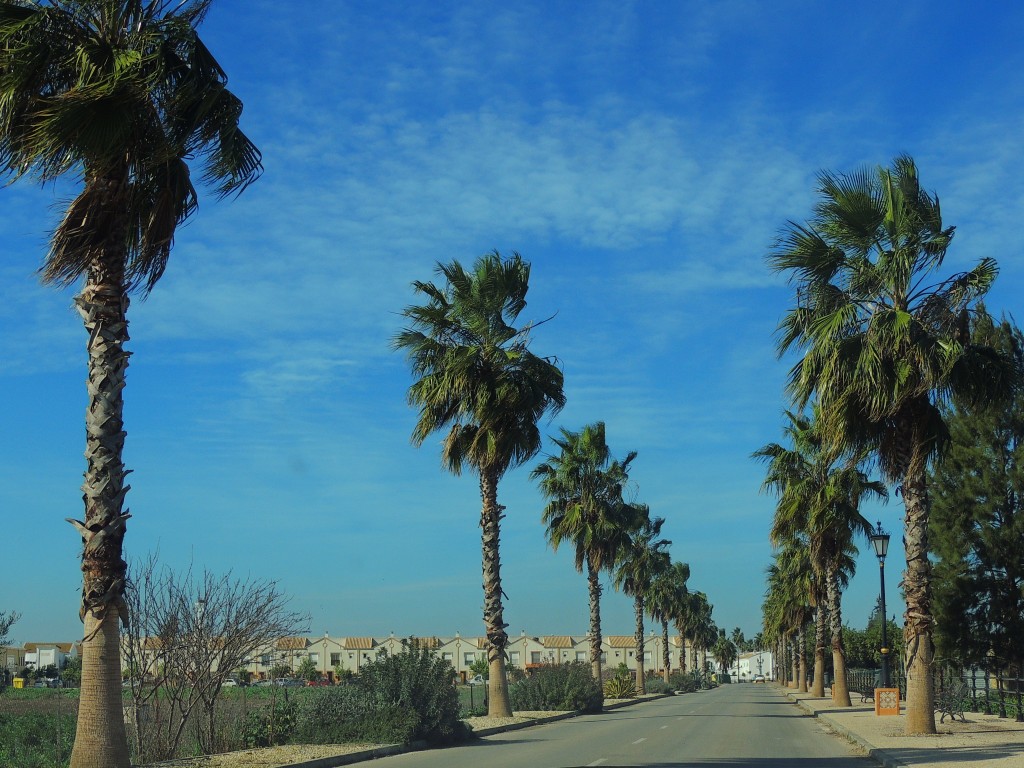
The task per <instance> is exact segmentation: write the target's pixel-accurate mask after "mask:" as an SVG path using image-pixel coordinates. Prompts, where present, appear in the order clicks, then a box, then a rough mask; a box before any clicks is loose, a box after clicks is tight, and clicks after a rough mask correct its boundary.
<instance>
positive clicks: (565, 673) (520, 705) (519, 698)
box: [510, 661, 604, 712]
mask: <svg viewBox="0 0 1024 768" xmlns="http://www.w3.org/2000/svg"><path fill="white" fill-rule="evenodd" d="M510 695H511V697H512V707H513V709H516V710H520V711H543V712H600V711H601V707H602V705H603V703H604V700H603V696H602V695H601V686H600V684H599V683H598V682H597V680H595V679H594V675H593V673H592V670H591V668H590V665H589V664H585V663H584V662H582V661H573V662H569V663H566V664H546V665H544V666H542V667H540V668H538V669H535V670H534V671H533V674H531V675H530V676H529V677H527V678H525V679H524V680H521V681H519V682H518V683H515V684H514V685H512V686H511V688H510Z"/></svg>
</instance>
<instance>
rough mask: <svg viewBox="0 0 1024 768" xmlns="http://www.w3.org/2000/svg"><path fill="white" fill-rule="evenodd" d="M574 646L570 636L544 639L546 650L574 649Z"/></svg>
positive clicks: (555, 636)
mask: <svg viewBox="0 0 1024 768" xmlns="http://www.w3.org/2000/svg"><path fill="white" fill-rule="evenodd" d="M574 645H575V643H573V641H572V638H571V637H569V635H548V636H547V637H545V638H544V647H545V648H572V647H573V646H574Z"/></svg>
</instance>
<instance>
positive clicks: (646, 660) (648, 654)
mask: <svg viewBox="0 0 1024 768" xmlns="http://www.w3.org/2000/svg"><path fill="white" fill-rule="evenodd" d="M650 663H651V652H650V651H644V664H650Z"/></svg>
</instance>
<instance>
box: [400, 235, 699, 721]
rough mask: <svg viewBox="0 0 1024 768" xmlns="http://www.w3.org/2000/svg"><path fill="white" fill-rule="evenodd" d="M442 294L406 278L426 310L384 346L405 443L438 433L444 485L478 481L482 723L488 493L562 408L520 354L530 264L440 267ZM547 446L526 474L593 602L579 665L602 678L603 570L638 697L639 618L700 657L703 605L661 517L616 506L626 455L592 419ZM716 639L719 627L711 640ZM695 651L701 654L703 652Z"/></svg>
mask: <svg viewBox="0 0 1024 768" xmlns="http://www.w3.org/2000/svg"><path fill="white" fill-rule="evenodd" d="M436 274H437V276H438V277H439V278H441V280H440V281H439V284H436V283H433V282H421V281H417V282H414V283H413V288H414V290H415V292H416V293H417V294H419V295H421V296H422V297H423V299H424V300H423V302H422V303H420V304H413V305H410V306H408V307H406V308H405V309H404V310H403V313H402V314H403V316H404V317H405V319H406V321H407V327H406V328H404V329H403V330H402V331H401V332H399V333H398V334H397V335H396V336H395V338H394V340H393V345H394V347H395V349H396V350H400V351H403V352H404V353H405V354H406V355H407V358H408V360H409V363H410V367H411V369H412V373H413V377H414V382H413V384H412V385H411V386H410V388H409V391H408V400H409V402H410V404H411V405H413V406H414V407H416V408H417V409H418V419H417V422H416V425H415V427H414V429H413V434H412V441H413V443H414V444H415V445H421V444H422V443H423V442H424V441H425V440H426V438H427V437H428V436H429V435H431V434H433V433H434V432H438V431H443V432H444V434H445V437H444V440H443V441H442V445H441V457H442V463H443V465H444V467H445V468H446V469H448V470H449V471H451V472H453V473H454V474H460V473H461V472H462V471H463V470H465V469H468V470H470V471H471V472H473V473H474V474H476V475H477V477H478V478H479V482H480V496H481V512H480V527H481V530H482V537H481V548H482V558H483V588H484V617H483V618H484V625H485V631H486V636H487V641H488V645H487V659H488V666H489V675H488V686H489V694H490V695H489V697H488V714H489V715H490V716H493V717H508V716H510V715H511V713H512V709H511V703H510V701H509V696H508V681H507V672H506V663H505V662H506V652H505V649H506V647H507V644H508V635H507V634H506V632H505V628H506V626H507V624H506V623H505V622H504V620H503V602H502V596H503V593H502V589H501V553H500V547H499V538H500V536H499V534H500V520H501V517H502V512H503V510H504V507H503V506H502V505H501V504H499V502H498V484H499V481H500V480H501V478H502V477H503V476H504V474H505V473H506V472H507V471H508V470H509V469H511V468H513V467H516V466H520V465H522V464H523V463H525V462H526V461H528V460H529V459H530V458H532V457H533V456H535V455H536V454H537V452H538V451H539V450H540V447H541V442H542V437H541V434H540V430H539V428H538V426H537V425H538V422H539V420H540V419H541V418H542V417H543V416H544V415H553V414H555V413H557V412H558V411H559V410H560V409H561V408H562V406H563V405H564V404H565V395H564V392H563V378H562V372H561V370H560V368H559V367H558V365H557V363H556V361H555V360H554V359H553V358H543V357H539V356H537V355H535V354H534V353H533V352H531V351H530V349H529V341H530V334H531V331H532V329H533V328H534V327H535V326H534V325H533V324H530V323H527V324H525V325H523V326H521V327H519V326H517V321H518V317H519V314H520V313H521V312H522V311H523V309H525V307H526V294H527V291H528V289H529V278H530V265H529V263H527V262H526V261H524V260H523V258H522V257H521V256H520V255H519V254H518V253H513V254H512V256H511V257H509V258H503V257H502V256H501V254H499V253H498V252H496V251H495V252H492V253H489V254H486V255H484V256H482V257H480V258H479V259H477V260H476V261H475V262H474V264H473V266H472V268H470V269H467V268H466V267H464V266H463V265H462V264H461V263H459V262H458V261H453V262H451V263H449V264H439V265H437V268H436ZM552 441H553V443H554V446H555V447H556V448H557V449H558V453H557V454H553V455H551V456H549V457H548V458H547V460H546V461H543V462H542V463H540V464H539V465H538V466H537V467H536V468H535V469H534V470H533V471H532V473H531V477H532V478H533V479H535V480H537V482H538V484H539V487H540V491H541V494H542V495H543V497H544V498H545V499H546V501H547V503H546V506H545V508H544V511H543V514H542V522H543V523H544V525H545V526H546V535H547V538H548V541H549V542H550V544H551V546H552V547H553V548H554V549H556V550H557V549H558V547H559V546H561V545H562V544H565V543H568V544H570V545H571V546H572V547H573V548H574V552H575V566H576V569H577V571H579V572H581V573H583V572H585V573H586V576H587V585H588V595H589V601H590V643H591V645H590V656H591V666H592V670H593V673H594V676H595V677H596V678H597V679H598V680H600V679H601V639H602V638H601V607H600V599H601V591H602V590H601V583H600V574H601V572H602V571H606V572H609V573H611V575H612V579H613V584H614V586H615V587H616V589H621V590H622V591H623V592H624V593H626V594H627V595H629V596H631V597H632V598H633V600H634V608H635V615H636V622H637V629H636V650H635V653H636V659H637V690H638V691H640V692H643V691H644V677H645V675H644V668H643V660H644V651H643V646H644V618H645V616H647V615H648V614H650V615H651V616H652V617H653V618H655V620H657V621H659V622H660V623H661V626H662V633H663V635H664V638H665V643H664V647H665V648H666V658H665V659H664V660H663V662H664V670H665V674H666V675H667V674H668V670H669V666H670V665H669V657H668V652H667V648H668V643H667V636H668V625H669V623H671V622H675V623H676V625H677V627H678V628H679V630H680V634H681V635H683V636H684V637H687V638H689V639H690V640H691V643H695V644H696V645H697V647H703V648H705V649H706V648H707V647H708V646H709V645H710V640H709V639H708V638H709V637H710V636H711V635H712V632H711V629H710V627H713V624H712V622H711V605H710V604H709V603H708V602H707V598H706V597H704V596H703V594H701V593H693V594H691V593H690V592H689V591H688V589H687V584H686V582H687V580H688V578H689V572H690V571H689V566H687V565H686V564H685V563H679V562H676V563H673V562H671V558H670V557H669V554H668V546H669V544H670V542H669V541H667V540H665V539H663V538H660V537H661V528H662V526H663V524H664V519H663V518H660V517H655V518H652V517H651V514H650V509H649V508H648V507H647V506H646V505H645V504H640V503H637V502H635V501H627V500H626V498H625V496H624V491H625V489H626V487H627V483H628V481H629V470H630V466H631V464H632V462H633V460H634V459H635V458H636V453H635V452H631V453H629V454H628V455H627V456H626V457H625V458H624V459H621V460H617V459H614V458H613V457H612V455H611V451H610V449H609V447H608V444H607V441H606V439H605V425H604V423H602V422H596V423H594V424H590V425H587V426H585V427H584V428H583V429H581V430H580V431H578V432H573V431H570V430H567V429H562V430H561V435H560V437H555V438H553V439H552ZM714 636H717V629H715V630H714ZM701 643H704V645H703V646H701Z"/></svg>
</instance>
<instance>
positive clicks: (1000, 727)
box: [779, 688, 1024, 768]
mask: <svg viewBox="0 0 1024 768" xmlns="http://www.w3.org/2000/svg"><path fill="white" fill-rule="evenodd" d="M779 691H781V692H782V693H783V694H784V695H786V696H788V697H789V698H790V700H792V701H794V702H795V703H796V704H797V706H799V707H800V708H802V709H803V710H804V711H806V712H808V713H809V714H811V715H814V716H815V717H817V718H818V719H819V720H821V721H822V722H823V723H826V724H827V725H828V726H829V728H831V729H832V730H833V731H835V732H836V733H838V734H840V735H842V736H845V737H847V738H849V739H850V740H851V741H853V742H854V743H855V744H857V745H859V746H861V747H863V748H864V749H865V750H867V752H868V754H869V755H870V756H871V757H872V758H873V759H874V760H876V761H877V762H879V763H881V764H882V765H884V766H886V768H896V767H897V766H926V767H927V768H963V766H976V767H977V768H1024V723H1018V722H1016V721H1015V720H1012V719H1004V718H999V717H997V716H995V715H981V714H975V713H973V712H967V713H965V717H966V718H967V722H960V721H959V720H957V721H956V722H953V723H951V722H950V720H949V718H946V722H944V723H939V722H938V718H937V717H936V726H937V727H938V731H939V733H938V734H937V735H934V736H906V735H904V733H903V730H904V717H903V715H902V714H901V715H899V716H898V717H897V716H892V715H890V716H888V717H884V716H883V717H880V716H878V715H876V714H875V710H874V706H873V705H872V704H855V705H854V706H853V707H850V708H848V709H847V708H838V707H835V706H834V705H833V704H832V700H831V699H829V698H825V699H816V698H813V697H812V696H811V695H810V694H807V693H797V692H796V691H793V690H791V689H786V688H779ZM858 698H859V697H858ZM902 708H903V707H902V705H901V709H902Z"/></svg>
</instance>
